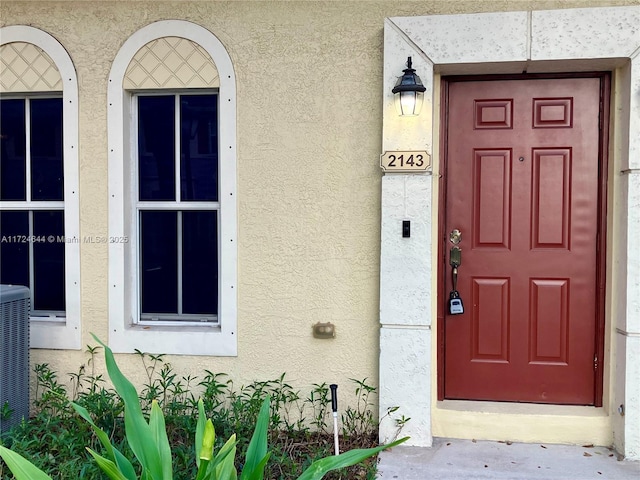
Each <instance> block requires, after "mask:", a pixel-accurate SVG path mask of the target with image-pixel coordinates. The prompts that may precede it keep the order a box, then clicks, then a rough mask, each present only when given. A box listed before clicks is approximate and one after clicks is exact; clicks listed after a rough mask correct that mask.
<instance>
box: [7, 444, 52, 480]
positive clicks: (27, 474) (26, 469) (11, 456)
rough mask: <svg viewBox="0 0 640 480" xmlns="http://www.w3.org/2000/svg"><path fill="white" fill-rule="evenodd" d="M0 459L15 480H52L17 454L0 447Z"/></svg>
mask: <svg viewBox="0 0 640 480" xmlns="http://www.w3.org/2000/svg"><path fill="white" fill-rule="evenodd" d="M0 457H2V460H4V463H6V464H7V466H8V467H9V470H11V473H13V475H14V476H15V477H16V480H52V479H51V477H50V476H49V475H47V474H46V473H44V472H43V471H42V470H40V469H39V468H38V467H36V466H35V465H34V464H33V463H31V462H30V461H29V460H27V459H26V458H24V457H23V456H22V455H20V454H19V453H16V452H14V451H12V450H9V449H8V448H6V447H3V446H2V445H0Z"/></svg>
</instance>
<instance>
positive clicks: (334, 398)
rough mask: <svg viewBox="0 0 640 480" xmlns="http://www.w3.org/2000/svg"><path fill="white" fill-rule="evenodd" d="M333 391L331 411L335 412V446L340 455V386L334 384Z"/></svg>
mask: <svg viewBox="0 0 640 480" xmlns="http://www.w3.org/2000/svg"><path fill="white" fill-rule="evenodd" d="M329 388H330V389H331V410H332V411H333V446H334V450H335V452H336V455H340V441H339V439H338V385H336V384H335V383H332V384H331V385H329Z"/></svg>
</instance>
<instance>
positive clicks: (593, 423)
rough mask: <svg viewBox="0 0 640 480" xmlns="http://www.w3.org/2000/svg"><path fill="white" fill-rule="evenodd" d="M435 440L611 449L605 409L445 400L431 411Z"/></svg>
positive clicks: (609, 424) (610, 430)
mask: <svg viewBox="0 0 640 480" xmlns="http://www.w3.org/2000/svg"><path fill="white" fill-rule="evenodd" d="M431 421H432V426H433V430H432V431H433V436H434V437H448V438H466V439H476V440H496V441H509V440H510V441H514V442H527V443H533V442H546V443H567V444H574V445H586V444H594V445H611V444H612V443H613V428H612V422H613V419H612V417H611V416H610V415H608V414H607V411H606V409H605V408H602V407H590V406H579V405H545V404H534V403H507V402H486V401H469V400H442V401H439V402H436V405H435V408H433V409H432V410H431Z"/></svg>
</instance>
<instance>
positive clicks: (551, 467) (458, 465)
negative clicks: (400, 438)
mask: <svg viewBox="0 0 640 480" xmlns="http://www.w3.org/2000/svg"><path fill="white" fill-rule="evenodd" d="M378 479H379V480H395V479H397V480H418V479H420V480H423V479H425V480H427V479H429V480H431V479H438V480H459V479H464V480H480V479H487V480H489V479H491V480H497V479H500V480H503V479H514V480H515V479H526V480H538V479H540V480H576V479H578V480H591V479H600V480H640V462H632V461H626V460H623V461H618V459H617V454H616V453H615V452H614V451H612V450H610V449H608V448H606V447H592V446H575V445H554V444H540V443H502V442H491V441H473V440H458V439H445V438H434V439H433V446H432V447H431V448H424V447H405V446H399V447H395V448H393V449H391V450H389V451H385V452H382V453H381V454H380V455H379V457H378Z"/></svg>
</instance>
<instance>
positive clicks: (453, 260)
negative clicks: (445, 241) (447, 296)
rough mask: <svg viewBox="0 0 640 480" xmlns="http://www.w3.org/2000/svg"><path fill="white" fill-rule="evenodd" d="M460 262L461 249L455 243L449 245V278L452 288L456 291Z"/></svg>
mask: <svg viewBox="0 0 640 480" xmlns="http://www.w3.org/2000/svg"><path fill="white" fill-rule="evenodd" d="M461 264H462V249H461V248H460V247H458V246H457V245H454V246H453V247H451V250H450V251H449V265H451V280H452V282H453V290H454V291H457V290H458V289H457V284H458V267H459V266H460V265H461Z"/></svg>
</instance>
